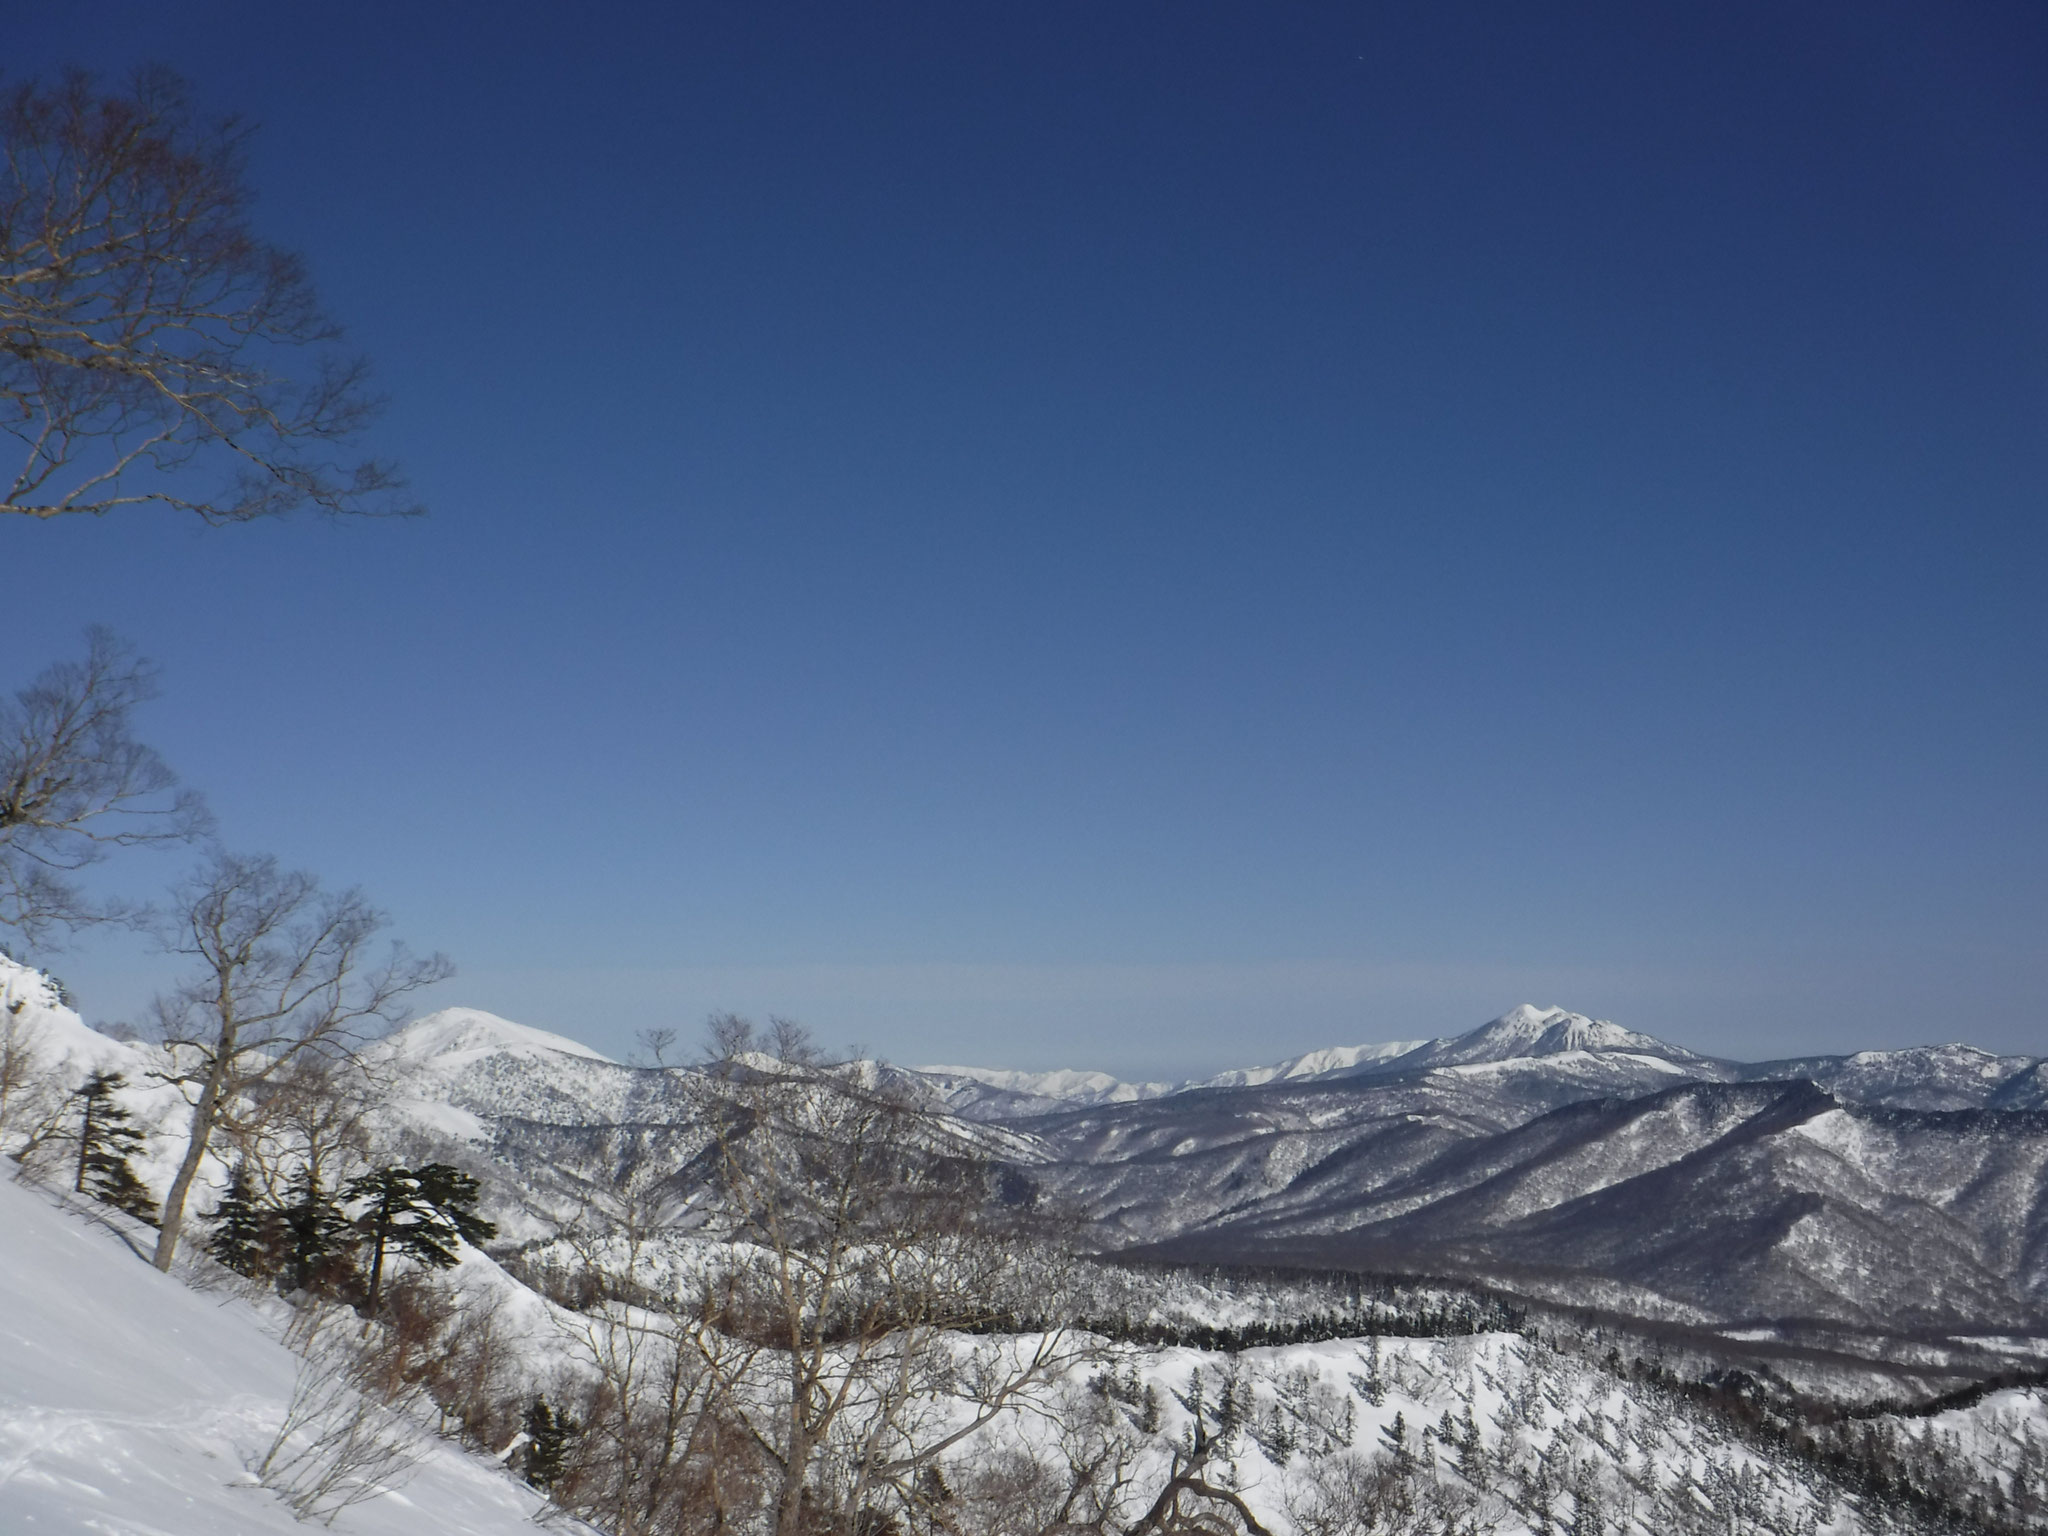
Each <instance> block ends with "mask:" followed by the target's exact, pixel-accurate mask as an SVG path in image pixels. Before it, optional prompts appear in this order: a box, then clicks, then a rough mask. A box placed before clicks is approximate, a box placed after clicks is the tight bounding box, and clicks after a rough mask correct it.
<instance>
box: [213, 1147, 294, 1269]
mask: <svg viewBox="0 0 2048 1536" xmlns="http://www.w3.org/2000/svg"><path fill="white" fill-rule="evenodd" d="M282 1218H283V1213H282V1212H281V1211H277V1210H275V1209H271V1208H268V1207H266V1206H264V1205H263V1204H262V1203H261V1202H259V1201H258V1200H257V1198H256V1186H255V1182H254V1181H253V1180H252V1179H251V1178H250V1177H249V1170H248V1168H247V1167H245V1166H244V1165H243V1164H241V1163H236V1164H235V1168H234V1172H233V1173H231V1174H230V1175H229V1176H228V1187H227V1189H226V1191H225V1192H223V1193H222V1195H221V1197H220V1204H219V1205H216V1206H215V1207H214V1208H213V1211H212V1220H213V1236H212V1237H210V1238H208V1239H207V1243H206V1251H207V1252H208V1253H211V1254H212V1255H213V1256H214V1257H215V1258H216V1259H218V1260H219V1261H220V1262H221V1263H222V1264H224V1265H226V1266H227V1267H228V1268H229V1269H231V1270H233V1271H234V1272H235V1273H236V1274H238V1275H247V1276H248V1277H249V1278H250V1279H252V1280H263V1279H267V1278H269V1277H270V1276H271V1275H274V1274H276V1273H277V1271H278V1268H279V1266H280V1264H281V1263H282V1261H283V1258H284V1253H283V1249H284V1232H283V1219H282Z"/></svg>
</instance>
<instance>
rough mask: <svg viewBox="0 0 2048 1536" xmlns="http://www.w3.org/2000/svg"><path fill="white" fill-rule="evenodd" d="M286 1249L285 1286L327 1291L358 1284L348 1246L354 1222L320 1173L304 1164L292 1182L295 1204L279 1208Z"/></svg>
mask: <svg viewBox="0 0 2048 1536" xmlns="http://www.w3.org/2000/svg"><path fill="white" fill-rule="evenodd" d="M278 1220H279V1227H280V1229H281V1231H280V1245H281V1247H282V1248H283V1252H284V1263H283V1277H284V1289H285V1290H286V1291H287V1292H290V1291H299V1290H306V1291H317V1292H320V1293H322V1294H324V1295H331V1294H341V1293H347V1292H352V1291H353V1289H354V1287H355V1284H356V1283H357V1279H358V1277H357V1275H356V1270H355V1265H354V1263H353V1262H352V1261H351V1259H350V1257H349V1250H350V1249H351V1248H353V1247H354V1245H355V1242H356V1231H355V1224H354V1223H353V1222H351V1221H350V1220H349V1219H348V1217H347V1216H346V1215H345V1214H344V1213H343V1211H342V1209H341V1202H340V1201H339V1200H338V1199H336V1198H335V1197H334V1196H333V1195H331V1194H329V1193H328V1192H327V1191H326V1190H324V1189H322V1188H321V1187H320V1179H319V1176H318V1175H317V1174H315V1173H313V1172H312V1171H311V1170H310V1169H302V1170H301V1171H300V1173H299V1176H298V1178H297V1179H296V1180H295V1181H294V1182H293V1184H292V1198H291V1203H290V1204H289V1205H287V1206H286V1207H285V1208H284V1209H283V1211H281V1212H280V1213H279V1218H278Z"/></svg>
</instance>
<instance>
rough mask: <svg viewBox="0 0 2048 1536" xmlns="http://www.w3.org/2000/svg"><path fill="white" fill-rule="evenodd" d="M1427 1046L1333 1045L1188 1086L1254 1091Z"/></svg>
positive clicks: (1384, 1043)
mask: <svg viewBox="0 0 2048 1536" xmlns="http://www.w3.org/2000/svg"><path fill="white" fill-rule="evenodd" d="M1427 1044H1429V1042H1428V1041H1427V1040H1383V1041H1380V1042H1378V1043H1376V1044H1373V1045H1333V1046H1328V1047H1326V1048H1325V1049H1323V1050H1320V1051H1310V1052H1308V1053H1307V1054H1306V1055H1302V1056H1291V1057H1289V1058H1288V1059H1287V1060H1285V1061H1276V1062H1273V1063H1272V1064H1270V1065H1268V1066H1263V1067H1239V1068H1237V1069H1235V1070H1233V1071H1230V1072H1219V1073H1217V1074H1216V1076H1214V1077H1211V1078H1206V1079H1204V1080H1203V1081H1202V1082H1200V1083H1197V1084H1192V1085H1190V1086H1193V1087H1200V1088H1256V1087H1257V1086H1259V1085H1260V1084H1261V1083H1288V1082H1300V1081H1304V1080H1308V1079H1313V1078H1318V1077H1336V1076H1339V1075H1341V1074H1343V1073H1346V1072H1352V1071H1355V1070H1356V1069H1357V1068H1359V1067H1362V1066H1368V1065H1370V1064H1371V1063H1373V1062H1376V1061H1390V1060H1392V1059H1393V1058H1394V1057H1396V1056H1406V1055H1407V1054H1408V1053H1409V1052H1410V1051H1413V1050H1417V1049H1420V1048H1421V1047H1422V1046H1425V1045H1427Z"/></svg>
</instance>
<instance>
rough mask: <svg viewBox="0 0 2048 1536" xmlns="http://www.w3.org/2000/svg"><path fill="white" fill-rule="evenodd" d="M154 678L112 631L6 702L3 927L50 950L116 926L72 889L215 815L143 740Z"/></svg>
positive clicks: (0, 759)
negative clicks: (55, 934) (73, 933)
mask: <svg viewBox="0 0 2048 1536" xmlns="http://www.w3.org/2000/svg"><path fill="white" fill-rule="evenodd" d="M155 695H156V674H155V670H154V669H153V668H152V667H151V666H150V665H149V664H148V663H147V662H144V661H142V660H140V659H139V658H137V657H136V655H135V654H134V652H133V651H132V650H130V649H129V647H128V646H126V645H125V644H123V643H122V642H121V641H120V640H117V639H116V638H115V637H114V636H113V635H112V634H111V633H110V632H108V631H107V630H104V629H97V628H96V629H91V630H88V631H87V632H86V651H85V659H84V660H83V661H60V662H57V663H56V664H54V665H53V666H50V667H48V668H46V669H45V670H44V671H43V672H42V674H41V675H40V676H38V677H37V678H36V679H35V681H34V682H32V683H30V684H29V685H28V686H27V687H26V688H23V689H21V690H20V691H19V692H18V693H16V694H15V696H14V698H13V700H12V701H11V702H0V925H4V926H7V927H11V928H13V929H15V930H17V931H18V932H19V933H21V934H22V935H23V937H25V938H27V939H29V940H30V941H31V942H39V941H41V940H42V939H44V938H46V937H47V936H48V935H49V934H50V933H51V932H52V931H53V930H56V929H60V928H66V927H77V926H79V925H81V924H84V923H88V922H92V921H94V920H96V919H97V918H99V917H102V916H104V915H105V908H104V907H102V906H100V905H98V904H96V903H95V902H93V901H92V900H91V899H90V898H89V897H88V896H87V895H86V893H85V892H84V891H82V890H81V889H80V888H79V886H78V884H77V882H76V881H75V880H74V879H73V878H72V877H73V876H74V875H76V874H77V872H78V871H80V870H82V869H84V868H85V867H86V866H87V865H89V864H92V863H95V862H97V861H98V860H99V859H101V858H102V857H104V856H105V855H106V853H107V851H108V850H109V849H112V848H120V847H134V846H136V845H139V844H148V843H167V842H182V841H186V840H188V839H190V838H193V837H196V836H198V835H199V834H200V833H202V832H204V831H205V830H206V826H207V815H206V808H205V805H204V804H203V803H202V802H201V801H200V799H199V796H198V795H196V794H194V793H193V792H192V791H190V790H180V789H179V788H178V780H177V776H176V775H175V774H173V773H172V772H171V770H170V768H169V767H168V766H167V765H166V764H165V763H164V761H163V759H162V758H160V757H158V756H157V754H156V753H155V752H154V751H152V750H151V749H150V748H149V747H146V746H144V745H143V744H142V743H141V742H139V741H137V740H136V739H135V735H134V727H133V719H132V716H133V714H134V711H135V709H136V708H137V706H139V705H141V704H143V703H145V702H147V701H148V700H149V699H151V698H153V697H155Z"/></svg>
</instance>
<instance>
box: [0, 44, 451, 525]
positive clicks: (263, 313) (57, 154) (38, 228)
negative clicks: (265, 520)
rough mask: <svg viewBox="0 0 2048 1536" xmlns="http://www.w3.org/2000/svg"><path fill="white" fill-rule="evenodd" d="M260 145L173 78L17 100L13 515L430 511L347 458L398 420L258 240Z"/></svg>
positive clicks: (278, 256) (3, 412)
mask: <svg viewBox="0 0 2048 1536" xmlns="http://www.w3.org/2000/svg"><path fill="white" fill-rule="evenodd" d="M248 132H249V130H248V129H247V127H245V126H244V125H242V124H241V123H239V122H237V121H236V120H235V119H232V118H228V119H224V120H220V121H208V120H205V119H202V118H201V117H199V116H198V115H197V114H195V112H194V111H193V109H192V107H191V105H190V103H189V102H188V101H187V99H186V95H185V88H184V85H183V83H182V82H181V81H180V80H179V79H178V77H177V76H176V75H174V74H172V73H171V72H169V71H168V70H165V69H161V68H152V69H145V70H142V71H140V72H138V73H137V74H136V75H135V77H134V78H133V80H132V82H131V83H130V84H129V86H128V87H127V88H126V89H125V90H120V91H114V92H105V93H103V92H102V91H101V90H100V89H99V88H98V86H97V85H96V84H95V83H94V81H93V79H92V77H91V76H89V75H87V74H85V73H83V72H80V71H72V72H71V73H69V74H67V75H66V76H65V77H64V78H63V79H62V80H61V81H60V82H58V83H57V84H55V85H52V86H47V87H45V86H40V85H38V84H37V83H35V82H33V81H31V82H28V83H25V84H21V85H17V86H15V87H14V88H13V90H12V91H11V92H9V93H8V94H7V95H6V96H5V97H4V98H0V432H5V433H7V434H8V435H9V436H11V437H12V438H14V439H15V441H16V443H17V444H18V445H19V448H18V457H16V459H15V460H14V467H13V469H12V471H11V473H10V472H9V471H7V470H5V469H0V512H14V513H20V514H24V515H26V516H29V517H42V518H48V517H58V516H63V515H65V514H68V513H86V512H90V513H99V514H104V513H107V512H111V511H114V510H116V509H118V508H121V507H128V506H135V505H140V504H145V503H152V502H153V503H156V504H158V505H161V506H167V507H173V508H177V509H180V510H182V511H186V512H191V513H194V514H196V515H197V516H199V517H201V518H203V519H204V520H205V521H207V522H209V523H233V522H246V521H248V520H249V519H251V518H257V517H268V516H273V515H275V514H278V513H283V512H289V511H292V510H295V509H298V508H302V507H312V508H315V509H317V510H319V511H323V512H329V513H355V514H371V515H386V516H389V515H401V516H402V515H411V514H415V513H417V512H418V511H419V510H420V508H419V507H418V506H417V505H415V504H412V503H408V502H406V501H404V500H403V499H401V497H400V496H399V492H401V491H402V490H403V488H404V481H403V480H402V479H401V478H400V477H399V476H398V474H397V472H396V471H395V470H394V469H393V468H392V467H391V466H390V465H389V464H386V463H383V462H381V461H379V460H376V459H361V460H353V459H343V458H340V457H337V454H338V451H339V449H340V448H341V445H342V444H344V443H345V442H346V441H347V440H348V439H350V438H352V437H354V436H355V435H356V434H357V433H358V432H359V431H360V430H361V429H362V428H363V427H364V426H365V425H366V424H367V423H368V422H369V421H370V420H371V419H372V418H373V417H374V416H375V415H376V413H377V410H378V409H379V406H380V404H381V402H379V401H378V400H377V399H376V398H375V397H374V396H372V395H371V394H369V393H368V392H367V390H366V388H365V379H366V372H367V370H366V368H365V365H364V364H363V363H362V362H361V361H360V360H357V359H349V358H345V357H340V356H337V355H335V354H334V353H333V352H332V350H331V348H332V345H333V344H334V343H335V342H336V341H337V340H338V339H339V337H340V331H339V329H338V328H337V327H336V326H335V325H334V323H333V322H332V321H330V320H329V319H328V318H327V317H326V316H325V315H324V314H322V313H321V310H320V307H319V305H318V303H317V302H316V300H315V298H314V295H313V288H312V284H311V283H310V281H309V280H308V279H307V276H306V272H305V267H304V264H303V263H302V262H301V261H300V259H299V258H298V257H297V256H295V255H292V254H291V253H289V252H286V251H282V250H279V249H278V248H277V247H275V246H272V245H268V244H265V243H264V242H263V241H261V240H258V239H257V238H256V236H255V235H254V234H253V233H252V232H251V230H250V228H249V224H248V210H249V204H250V202H251V200H252V199H251V194H250V192H249V188H248V186H247V185H246V182H245V178H244V171H245V166H244V159H243V145H244V143H245V141H246V140H247V137H248ZM305 349H312V350H311V351H310V352H309V351H307V350H305ZM307 363H310V366H307V365H306V364H307ZM208 476H211V478H212V482H213V488H212V489H211V490H200V489H198V488H197V487H198V486H199V484H200V482H201V481H202V480H203V479H205V478H206V477H208Z"/></svg>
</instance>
